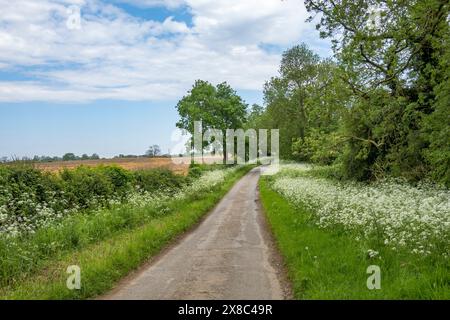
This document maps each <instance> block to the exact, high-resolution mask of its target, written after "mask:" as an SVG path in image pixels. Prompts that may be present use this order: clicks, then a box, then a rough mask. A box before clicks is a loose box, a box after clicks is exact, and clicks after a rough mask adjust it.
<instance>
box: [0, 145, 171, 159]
mask: <svg viewBox="0 0 450 320" xmlns="http://www.w3.org/2000/svg"><path fill="white" fill-rule="evenodd" d="M158 156H162V157H164V156H168V155H163V154H162V153H161V147H160V146H159V145H157V144H154V145H151V146H150V147H149V148H148V149H147V151H146V152H145V154H143V155H133V154H127V155H125V154H119V155H118V156H115V157H114V158H116V159H117V158H140V157H158ZM99 159H100V156H99V155H98V154H97V153H93V154H92V155H88V154H86V153H85V154H82V155H81V156H77V155H76V154H74V153H72V152H68V153H66V154H64V155H63V156H62V157H58V156H37V155H36V156H34V157H32V158H29V157H22V158H17V157H11V158H8V157H1V158H0V163H7V162H17V161H22V162H56V161H75V160H99Z"/></svg>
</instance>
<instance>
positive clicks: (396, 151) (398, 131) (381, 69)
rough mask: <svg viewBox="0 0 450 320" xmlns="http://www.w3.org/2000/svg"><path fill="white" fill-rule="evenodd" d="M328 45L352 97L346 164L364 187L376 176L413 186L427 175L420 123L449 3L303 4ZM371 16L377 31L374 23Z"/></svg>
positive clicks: (363, 0)
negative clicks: (403, 178)
mask: <svg viewBox="0 0 450 320" xmlns="http://www.w3.org/2000/svg"><path fill="white" fill-rule="evenodd" d="M305 4H306V7H307V9H308V11H309V12H310V13H311V14H312V16H311V17H310V20H312V19H313V18H314V16H315V15H316V14H319V15H320V16H321V18H320V21H319V23H318V24H317V29H318V30H319V31H320V33H321V36H322V37H328V38H331V39H332V41H333V50H334V53H335V57H336V58H337V59H338V61H339V65H340V67H341V69H342V71H343V72H342V73H341V77H342V79H343V80H344V81H345V82H346V83H347V85H348V87H349V89H351V90H352V91H353V103H352V106H351V108H350V112H349V116H348V119H347V121H346V125H345V128H346V131H347V136H348V137H350V138H351V141H350V142H349V144H348V150H347V152H346V157H345V161H344V163H345V164H346V168H347V169H346V171H347V173H349V175H353V176H356V177H358V178H361V179H365V178H370V177H373V176H374V175H377V171H379V172H388V173H393V174H395V175H407V176H408V177H410V178H413V179H417V178H420V177H423V176H424V175H425V174H426V172H427V171H428V169H427V167H426V160H425V159H424V157H423V150H425V149H427V148H428V145H429V143H430V141H429V140H428V138H427V135H425V134H424V133H423V122H424V119H425V118H426V117H427V116H428V115H429V114H430V113H432V112H433V110H434V104H435V99H436V96H435V94H436V89H435V88H436V86H437V85H438V84H439V83H441V82H442V79H443V77H444V70H445V69H444V68H442V65H440V63H439V60H440V59H439V57H440V56H442V55H443V54H444V52H445V50H446V45H445V41H444V39H445V38H446V35H448V33H449V24H448V12H449V1H448V0H424V1H410V0H398V1H384V0H358V1H350V0H306V1H305ZM374 15H375V16H376V25H375V26H374V25H373V24H372V23H371V22H373V19H372V18H373V16H374Z"/></svg>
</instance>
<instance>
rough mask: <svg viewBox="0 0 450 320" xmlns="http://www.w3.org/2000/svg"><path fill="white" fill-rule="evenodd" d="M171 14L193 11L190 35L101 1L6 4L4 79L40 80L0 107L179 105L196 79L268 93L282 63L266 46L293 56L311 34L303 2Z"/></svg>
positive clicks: (200, 7)
mask: <svg viewBox="0 0 450 320" xmlns="http://www.w3.org/2000/svg"><path fill="white" fill-rule="evenodd" d="M121 1H123V2H130V3H134V4H139V5H141V6H155V5H161V4H162V3H161V2H162V1H139V3H138V1H137V0H136V1H133V0H121ZM116 2H117V1H116ZM74 4H75V5H79V6H80V7H81V13H82V19H81V28H80V29H79V30H77V29H73V30H71V29H69V28H67V26H66V22H67V18H68V7H69V6H70V5H74ZM165 5H166V6H168V7H171V8H173V7H177V6H181V5H184V6H188V7H189V8H190V9H189V10H190V12H191V14H192V26H191V27H189V26H188V25H187V24H186V23H185V22H183V21H176V19H175V18H173V17H167V18H166V19H165V20H164V21H162V22H159V21H151V20H144V19H142V18H137V17H133V16H131V15H129V14H128V13H127V12H125V11H123V10H122V9H120V8H119V7H117V6H116V5H114V4H108V3H105V2H103V1H100V0H42V1H39V2H37V1H34V0H19V1H17V2H14V3H12V2H11V1H9V0H0V7H1V8H2V15H1V16H0V70H3V71H5V70H25V71H24V72H25V73H26V74H27V75H28V76H32V77H33V79H35V80H33V81H5V80H4V81H2V80H1V78H0V102H2V101H3V102H6V101H8V102H10V101H32V100H33V101H35V100H37V101H90V100H95V99H123V100H155V99H177V98H179V97H180V96H181V95H183V94H184V93H185V92H186V90H188V89H189V87H190V86H191V85H192V83H193V82H194V81H195V80H196V79H205V80H209V81H212V82H214V83H217V82H222V81H228V82H229V83H230V84H231V85H232V86H233V87H235V88H236V89H246V90H260V89H261V88H262V85H263V83H264V81H265V80H267V79H268V78H270V77H271V76H273V75H275V74H276V72H277V69H278V64H279V59H280V57H279V55H278V54H271V53H268V52H266V51H264V50H263V49H261V47H260V45H261V44H269V45H278V46H283V47H288V46H290V45H292V44H295V43H298V42H299V41H301V40H302V37H304V36H305V35H306V34H307V33H308V32H309V33H310V32H311V26H307V25H306V24H305V22H304V20H305V18H306V12H305V9H304V6H303V4H302V1H300V0H288V1H280V0H264V1H260V0H259V1H258V0H215V1H206V0H184V1H181V0H180V1H178V0H173V1H169V2H166V3H165ZM0 77H1V75H0Z"/></svg>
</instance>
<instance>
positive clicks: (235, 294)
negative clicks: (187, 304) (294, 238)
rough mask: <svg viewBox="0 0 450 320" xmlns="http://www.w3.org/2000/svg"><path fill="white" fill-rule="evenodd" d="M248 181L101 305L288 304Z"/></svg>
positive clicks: (254, 177)
mask: <svg viewBox="0 0 450 320" xmlns="http://www.w3.org/2000/svg"><path fill="white" fill-rule="evenodd" d="M259 175H260V169H259V168H255V169H253V170H252V171H250V172H249V173H248V174H247V175H246V176H244V177H243V178H242V179H241V180H240V181H239V182H238V183H237V184H236V185H235V186H234V187H233V188H232V189H231V190H230V192H228V194H227V195H226V196H225V197H224V198H223V199H222V200H221V201H220V203H219V204H218V205H217V206H216V208H215V209H214V210H213V211H212V212H210V213H209V214H208V216H207V218H206V219H205V220H204V221H202V222H201V223H200V224H199V226H198V227H197V228H195V229H194V230H193V231H191V232H190V233H188V234H187V235H186V236H184V237H183V238H181V239H180V240H179V241H178V242H177V243H176V244H174V245H173V246H171V247H170V248H169V249H168V250H165V251H164V252H163V253H161V254H160V255H159V256H158V257H156V258H155V259H153V260H152V261H150V262H149V263H147V264H146V265H144V266H143V267H142V268H141V269H140V270H138V271H137V272H136V273H134V274H132V275H130V276H129V277H127V278H125V279H124V280H123V281H122V282H121V283H119V285H118V286H117V287H116V288H115V289H114V290H112V291H111V292H110V293H108V294H107V295H105V296H103V297H101V299H255V300H259V299H286V298H289V296H290V293H289V292H290V291H289V289H288V285H287V282H286V280H285V278H284V271H283V269H282V260H281V258H280V256H279V254H278V252H277V251H276V248H275V246H274V243H273V239H272V236H271V234H270V232H269V231H268V230H267V227H266V224H265V220H264V214H263V212H261V207H260V204H259V197H258V190H257V186H258V179H259Z"/></svg>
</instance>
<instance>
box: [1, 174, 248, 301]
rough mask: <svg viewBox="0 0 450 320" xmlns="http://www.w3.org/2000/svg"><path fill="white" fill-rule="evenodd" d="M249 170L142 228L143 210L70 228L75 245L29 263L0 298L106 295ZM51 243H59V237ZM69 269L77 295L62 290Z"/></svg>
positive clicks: (170, 205)
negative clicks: (76, 273)
mask: <svg viewBox="0 0 450 320" xmlns="http://www.w3.org/2000/svg"><path fill="white" fill-rule="evenodd" d="M250 168H251V167H249V166H247V167H243V168H240V169H238V170H237V171H236V172H235V173H233V174H232V175H230V176H229V177H228V178H227V179H226V181H225V183H223V184H221V185H220V186H217V187H215V188H213V189H212V190H209V192H205V193H204V194H197V195H195V196H192V197H190V198H188V199H184V200H176V201H172V202H170V203H168V204H167V207H166V208H165V210H164V211H165V213H164V214H163V215H158V214H156V213H155V212H150V213H147V214H148V216H149V217H151V218H149V219H148V221H145V223H142V220H140V218H142V216H143V215H144V214H145V212H141V210H146V209H145V208H143V209H136V212H132V208H128V210H122V211H120V212H121V214H120V213H119V214H118V213H117V212H113V213H112V214H110V215H100V217H103V218H99V219H100V220H96V219H91V220H88V221H82V220H76V222H75V223H68V226H70V228H73V230H74V231H75V234H76V236H75V239H76V240H74V243H72V242H71V244H70V245H67V246H66V247H65V249H63V250H60V251H58V252H57V253H55V254H53V255H52V254H48V253H47V255H45V254H43V255H42V258H41V259H39V257H36V259H37V262H36V261H35V262H33V263H31V262H30V264H31V265H33V268H31V269H30V270H28V272H22V273H19V274H20V276H18V279H19V280H16V281H14V282H12V283H10V284H9V285H8V286H5V287H3V288H1V289H0V298H1V299H86V298H92V297H95V296H97V295H100V294H102V293H105V292H107V291H108V290H110V289H111V288H112V287H113V286H114V284H115V283H116V282H117V281H118V280H120V279H121V278H122V277H123V276H125V275H127V274H128V273H129V272H130V271H132V270H133V269H135V268H137V267H139V266H140V265H141V264H142V263H143V262H145V261H146V260H148V259H149V258H150V257H152V256H154V255H155V254H157V253H158V252H160V250H161V249H162V248H164V247H165V246H166V245H167V244H168V243H170V241H171V240H173V239H174V238H176V237H177V236H178V235H180V234H182V233H183V232H185V231H186V230H188V229H189V228H191V227H192V226H193V225H194V224H195V223H196V222H198V221H199V220H200V219H201V217H202V216H204V214H206V213H207V212H208V211H209V210H210V209H212V208H213V207H214V205H215V204H216V203H217V202H218V201H219V200H220V199H221V198H222V197H223V196H224V195H225V194H226V192H227V191H228V190H229V189H230V188H231V187H232V186H233V185H234V183H235V182H236V181H237V180H238V179H240V178H241V177H242V176H243V175H244V174H245V173H246V172H248V170H249V169H250ZM130 210H131V212H130ZM147 210H150V209H148V208H147ZM153 210H154V209H153ZM127 214H128V218H127V217H126V215H127ZM104 216H107V217H109V219H108V218H104ZM76 219H81V218H76ZM102 219H103V220H102ZM120 221H122V222H123V223H120ZM89 226H91V227H89ZM98 226H101V227H102V228H98ZM89 230H91V232H89ZM97 233H98V234H97ZM47 236H50V235H47ZM52 237H54V238H55V239H56V241H57V239H58V237H57V236H55V235H52V236H50V238H52ZM69 265H78V266H80V268H81V289H80V290H69V289H67V287H66V280H67V277H68V276H69V275H68V274H66V269H67V267H68V266H69Z"/></svg>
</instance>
